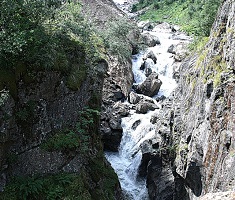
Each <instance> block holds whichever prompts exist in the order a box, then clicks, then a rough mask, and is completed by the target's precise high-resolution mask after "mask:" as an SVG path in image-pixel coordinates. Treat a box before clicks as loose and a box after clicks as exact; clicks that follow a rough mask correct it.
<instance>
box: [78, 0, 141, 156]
mask: <svg viewBox="0 0 235 200" xmlns="http://www.w3.org/2000/svg"><path fill="white" fill-rule="evenodd" d="M82 4H83V8H84V15H85V16H86V17H87V18H89V19H90V20H91V21H93V22H94V23H95V24H96V27H97V29H98V30H99V31H101V32H107V30H108V29H109V28H110V26H112V25H111V24H110V22H114V23H118V24H119V27H117V29H116V32H120V34H119V35H120V38H118V39H117V41H114V35H113V36H112V35H111V36H112V37H113V39H111V43H119V44H120V45H121V46H124V45H125V47H126V49H125V51H127V52H128V53H127V54H129V56H127V57H126V56H125V57H122V58H121V59H120V58H118V56H117V55H114V54H113V53H112V52H110V51H108V52H107V55H108V59H107V62H108V64H109V65H108V70H107V74H106V75H107V76H106V78H105V80H104V87H103V104H102V117H101V134H102V136H103V137H102V138H103V142H104V148H105V149H107V150H111V151H117V150H118V146H119V144H120V141H121V137H122V128H121V125H120V123H121V117H123V115H126V114H127V112H125V111H124V112H122V113H120V110H119V109H116V108H117V107H118V106H120V105H118V106H114V105H115V104H116V103H117V102H118V101H120V100H124V99H126V98H127V96H128V94H129V92H130V90H131V86H132V84H133V72H132V61H131V53H132V51H133V49H135V47H136V42H137V40H138V38H139V32H138V30H132V29H131V27H133V26H132V25H131V24H132V22H131V21H130V20H128V19H125V17H126V14H125V13H124V12H123V11H121V10H119V9H118V8H117V6H116V5H115V3H114V2H113V1H108V0H91V1H90V0H82ZM128 24H129V25H128ZM124 29H131V30H130V31H129V33H122V30H124ZM113 34H115V32H114V33H113ZM122 34H123V36H124V40H123V36H122ZM118 48H119V47H118V46H117V47H116V48H114V49H118ZM120 53H124V52H120ZM115 107H116V108H115ZM124 110H125V109H124Z"/></svg>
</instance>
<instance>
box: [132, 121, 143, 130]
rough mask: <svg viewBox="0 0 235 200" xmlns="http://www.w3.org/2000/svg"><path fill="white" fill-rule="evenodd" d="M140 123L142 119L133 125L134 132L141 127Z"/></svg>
mask: <svg viewBox="0 0 235 200" xmlns="http://www.w3.org/2000/svg"><path fill="white" fill-rule="evenodd" d="M140 123H141V120H140V119H138V120H136V121H135V122H134V124H133V125H132V127H131V128H132V129H133V130H136V128H137V127H138V126H139V125H140Z"/></svg>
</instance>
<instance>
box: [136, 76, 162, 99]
mask: <svg viewBox="0 0 235 200" xmlns="http://www.w3.org/2000/svg"><path fill="white" fill-rule="evenodd" d="M161 85H162V81H161V80H160V79H158V74H157V73H156V72H153V73H151V74H150V75H149V76H148V77H147V78H146V80H145V81H144V82H143V83H142V84H140V85H138V86H137V89H136V92H137V93H140V94H144V95H146V96H150V97H152V96H154V95H156V94H157V93H158V91H159V89H160V87H161Z"/></svg>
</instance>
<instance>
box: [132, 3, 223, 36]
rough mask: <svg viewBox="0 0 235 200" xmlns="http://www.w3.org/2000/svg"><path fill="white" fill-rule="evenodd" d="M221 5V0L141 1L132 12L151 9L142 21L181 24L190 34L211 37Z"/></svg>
mask: <svg viewBox="0 0 235 200" xmlns="http://www.w3.org/2000/svg"><path fill="white" fill-rule="evenodd" d="M220 3H221V0H205V1H200V0H153V1H151V0H141V1H139V3H137V4H135V5H134V6H133V8H132V11H133V12H136V11H137V10H140V9H142V8H145V7H149V10H148V11H147V12H146V13H145V14H144V15H143V16H141V18H142V19H152V20H154V21H167V22H170V23H173V24H179V25H181V26H182V29H183V30H184V31H186V32H188V33H189V34H193V35H197V36H209V34H210V29H211V26H212V24H213V22H214V18H215V15H216V13H217V10H218V7H219V5H220Z"/></svg>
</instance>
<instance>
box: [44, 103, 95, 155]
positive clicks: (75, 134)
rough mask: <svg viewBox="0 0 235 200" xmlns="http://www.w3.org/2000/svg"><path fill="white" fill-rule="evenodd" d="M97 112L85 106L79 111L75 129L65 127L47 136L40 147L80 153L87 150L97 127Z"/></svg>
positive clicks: (48, 149)
mask: <svg viewBox="0 0 235 200" xmlns="http://www.w3.org/2000/svg"><path fill="white" fill-rule="evenodd" d="M98 116H99V112H98V111H97V110H93V109H89V108H86V109H84V110H83V111H81V112H80V117H79V120H78V122H77V125H76V128H75V129H65V130H62V131H60V132H58V133H56V134H55V135H54V136H52V137H51V138H49V139H48V140H47V141H46V142H45V143H44V144H43V145H42V148H43V149H45V150H47V151H64V152H66V151H73V150H78V149H79V150H80V151H81V152H82V153H84V154H85V153H86V152H88V151H89V148H90V146H92V145H91V139H92V137H93V136H94V131H95V130H96V129H97V127H96V126H97V122H98Z"/></svg>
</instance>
